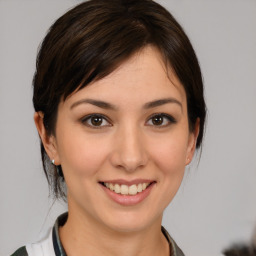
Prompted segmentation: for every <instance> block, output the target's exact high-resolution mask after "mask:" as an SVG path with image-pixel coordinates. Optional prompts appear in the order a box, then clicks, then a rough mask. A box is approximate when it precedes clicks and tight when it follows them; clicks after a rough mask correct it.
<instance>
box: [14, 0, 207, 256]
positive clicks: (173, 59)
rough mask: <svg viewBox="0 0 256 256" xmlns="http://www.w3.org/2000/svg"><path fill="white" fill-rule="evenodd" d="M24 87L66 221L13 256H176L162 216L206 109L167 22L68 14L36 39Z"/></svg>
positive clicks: (134, 7) (193, 68) (164, 14)
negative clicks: (28, 88) (28, 84)
mask: <svg viewBox="0 0 256 256" xmlns="http://www.w3.org/2000/svg"><path fill="white" fill-rule="evenodd" d="M33 85H34V95H33V103H34V108H35V115H34V120H35V124H36V127H37V129H38V133H39V135H40V138H41V154H42V160H43V167H44V171H45V174H46V177H47V179H48V182H49V184H50V186H51V188H52V189H53V191H54V193H55V196H56V197H61V198H63V199H65V200H67V203H68V213H66V214H63V215H62V216H60V217H59V218H58V219H57V220H56V223H55V226H54V227H53V229H52V231H51V233H50V234H49V236H48V237H47V238H46V239H45V240H43V241H40V242H38V243H35V244H30V245H27V246H26V247H22V248H20V249H19V250H18V251H16V252H15V253H14V254H13V255H41V254H42V253H43V254H44V255H95V256H97V255H117V254H118V255H119V254H120V252H121V253H122V254H123V255H129V256H132V255H134V256H135V255H136V256H137V255H141V256H142V255H147V256H151V255H160V256H167V255H184V254H183V253H182V251H181V249H179V247H178V246H177V245H176V243H175V242H174V240H173V239H172V238H171V237H170V235H169V234H168V232H167V231H166V230H165V229H164V228H163V227H161V222H162V215H163V211H164V209H165V208H166V207H167V205H168V204H169V203H170V202H171V201H172V199H173V197H174V196H175V194H176V192H177V190H178V188H179V186H180V184H181V181H182V178H183V175H184V170H185V167H186V165H188V164H189V163H190V162H191V160H192V158H193V155H194V152H195V150H196V148H197V149H199V148H200V146H201V143H202V139H203V132H204V121H205V113H206V107H205V102H204V96H203V83H202V77H201V72H200V67H199V64H198V61H197V58H196V55H195V53H194V50H193V48H192V46H191V44H190V42H189V39H188V38H187V36H186V35H185V33H184V31H183V30H182V28H181V27H180V25H179V24H178V23H177V22H176V21H175V19H174V18H173V17H172V16H171V14H170V13H169V12H168V11H166V10H165V9H164V8H163V7H162V6H160V5H159V4H157V3H155V2H154V1H151V0H141V1H132V0H123V1H122V0H109V1H105V0H91V1H88V2H84V3H82V4H80V5H78V6H77V7H75V8H74V9H72V10H70V11H69V12H67V13H66V14H65V15H63V16H62V17H60V18H59V19H58V20H57V21H56V22H55V23H54V24H53V26H52V27H51V28H50V30H49V32H48V34H47V35H46V37H45V39H44V41H43V43H42V45H41V49H40V51H39V54H38V59H37V67H36V73H35V76H34V81H33Z"/></svg>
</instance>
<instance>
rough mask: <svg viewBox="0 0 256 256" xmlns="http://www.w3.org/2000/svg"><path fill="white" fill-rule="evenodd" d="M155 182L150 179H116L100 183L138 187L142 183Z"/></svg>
mask: <svg viewBox="0 0 256 256" xmlns="http://www.w3.org/2000/svg"><path fill="white" fill-rule="evenodd" d="M152 182H154V180H150V179H134V180H124V179H116V180H103V181H100V183H112V184H119V185H127V186H131V185H138V184H142V183H152Z"/></svg>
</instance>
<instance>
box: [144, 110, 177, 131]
mask: <svg viewBox="0 0 256 256" xmlns="http://www.w3.org/2000/svg"><path fill="white" fill-rule="evenodd" d="M155 116H162V117H163V118H166V119H168V124H167V125H154V124H152V125H149V126H154V127H156V128H164V127H167V126H169V125H171V124H175V123H177V120H176V119H175V118H174V117H173V116H171V115H169V114H166V113H154V114H152V115H151V116H150V117H149V118H148V120H147V122H146V123H148V122H149V120H151V119H152V118H153V117H155Z"/></svg>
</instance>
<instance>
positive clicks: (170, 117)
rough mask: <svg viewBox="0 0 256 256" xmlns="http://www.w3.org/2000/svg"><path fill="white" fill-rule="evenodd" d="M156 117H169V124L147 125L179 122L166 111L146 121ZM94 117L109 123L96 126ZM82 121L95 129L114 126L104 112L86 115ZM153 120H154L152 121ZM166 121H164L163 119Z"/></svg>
mask: <svg viewBox="0 0 256 256" xmlns="http://www.w3.org/2000/svg"><path fill="white" fill-rule="evenodd" d="M154 117H161V118H163V120H166V119H167V124H164V125H154V124H150V125H147V126H154V127H155V128H158V129H159V128H164V127H167V126H169V125H170V124H175V123H177V121H176V119H175V118H174V117H172V116H170V115H167V114H165V113H156V114H153V115H151V116H150V117H149V119H148V120H147V122H146V123H148V122H149V121H150V120H152V119H153V118H154ZM92 118H101V119H102V120H103V121H102V122H107V123H108V124H107V125H100V126H96V125H93V124H92ZM88 121H90V123H91V124H89V123H88ZM81 122H82V123H83V124H85V125H86V126H88V127H90V128H93V129H102V128H103V127H110V126H112V124H111V122H110V121H109V119H108V118H106V117H105V116H104V115H102V114H92V115H88V116H85V117H84V118H83V119H82V120H81ZM151 122H152V121H151ZM163 122H164V121H163Z"/></svg>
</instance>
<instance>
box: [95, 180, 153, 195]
mask: <svg viewBox="0 0 256 256" xmlns="http://www.w3.org/2000/svg"><path fill="white" fill-rule="evenodd" d="M153 183H155V182H143V183H139V184H132V185H130V186H129V185H125V184H118V183H110V182H100V184H101V185H103V186H104V187H106V188H108V189H109V190H111V191H113V192H114V193H116V194H121V195H130V196H135V195H137V194H138V193H141V192H143V191H144V190H146V189H147V188H148V187H149V186H151V185H152V184H153Z"/></svg>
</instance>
